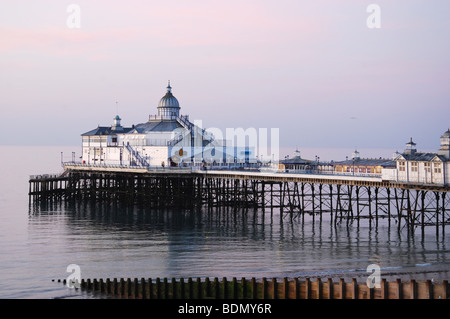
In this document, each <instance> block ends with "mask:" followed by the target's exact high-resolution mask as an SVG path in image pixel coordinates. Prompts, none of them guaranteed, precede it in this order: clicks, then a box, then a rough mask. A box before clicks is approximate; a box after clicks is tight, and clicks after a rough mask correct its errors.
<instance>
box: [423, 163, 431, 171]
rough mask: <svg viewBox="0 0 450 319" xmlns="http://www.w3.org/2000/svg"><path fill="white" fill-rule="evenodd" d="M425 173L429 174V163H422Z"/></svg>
mask: <svg viewBox="0 0 450 319" xmlns="http://www.w3.org/2000/svg"><path fill="white" fill-rule="evenodd" d="M423 165H424V167H425V172H427V173H431V163H424V164H423Z"/></svg>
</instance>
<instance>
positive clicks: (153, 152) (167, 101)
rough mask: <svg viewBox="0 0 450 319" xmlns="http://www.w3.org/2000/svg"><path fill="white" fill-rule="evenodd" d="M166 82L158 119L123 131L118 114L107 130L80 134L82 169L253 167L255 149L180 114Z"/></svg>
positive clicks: (153, 116)
mask: <svg viewBox="0 0 450 319" xmlns="http://www.w3.org/2000/svg"><path fill="white" fill-rule="evenodd" d="M180 109H181V108H180V104H179V101H178V99H177V98H176V97H175V96H174V95H173V93H172V87H171V85H170V82H169V84H168V86H167V92H166V94H165V95H164V96H163V97H162V98H161V99H160V101H159V103H158V107H157V110H158V114H157V115H150V116H149V119H148V121H147V122H145V123H140V124H136V125H132V126H131V127H124V126H122V125H121V120H122V119H121V118H120V116H119V115H117V116H115V117H114V120H113V124H112V125H111V126H98V127H97V128H95V129H92V130H90V131H88V132H86V133H84V134H82V162H83V164H86V165H123V166H141V167H151V166H153V167H155V166H162V167H164V166H166V167H180V166H187V165H189V166H201V165H203V164H205V163H206V164H214V165H216V166H228V167H229V166H230V165H234V164H236V165H239V164H243V163H247V164H250V163H256V154H255V153H256V150H255V147H253V146H251V145H250V146H248V145H247V146H245V145H235V144H234V143H233V141H227V140H221V139H216V138H215V137H214V135H213V134H211V133H210V132H208V131H207V130H205V129H203V128H201V127H200V126H198V125H195V123H192V122H191V121H190V120H189V116H188V115H181V114H180Z"/></svg>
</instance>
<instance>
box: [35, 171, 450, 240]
mask: <svg viewBox="0 0 450 319" xmlns="http://www.w3.org/2000/svg"><path fill="white" fill-rule="evenodd" d="M448 192H449V188H448V187H445V186H442V185H436V186H429V185H428V186H425V185H411V184H397V183H391V182H382V181H381V182H378V181H363V180H335V179H332V178H329V179H317V178H304V177H298V178H295V177H286V176H284V175H283V174H279V175H276V174H271V175H264V174H243V173H240V172H215V173H212V172H209V171H208V172H206V171H199V172H196V173H193V172H191V173H177V172H165V173H161V172H159V173H142V172H137V173H133V172H118V171H116V172H105V171H103V172H102V171H82V170H67V171H66V172H65V174H63V175H61V176H56V175H43V176H32V177H31V178H30V181H29V195H30V199H32V200H33V201H37V202H39V201H52V200H101V201H108V202H120V203H128V204H137V205H145V206H146V207H155V208H161V207H175V208H192V207H201V206H204V205H206V206H208V207H223V206H227V207H232V208H234V209H242V208H245V209H261V210H262V211H263V212H267V211H269V212H273V210H274V209H279V210H280V212H281V214H280V216H281V217H282V218H291V219H296V218H304V217H305V215H310V216H311V218H312V219H313V220H315V219H316V218H318V219H320V220H321V219H322V217H323V216H324V214H329V216H330V218H331V220H332V221H333V222H334V223H341V222H344V221H345V222H347V223H349V222H353V221H355V220H356V221H357V222H359V221H361V220H363V219H368V220H369V221H370V222H374V223H378V221H379V220H380V219H383V218H386V219H387V220H388V223H389V224H390V223H391V221H392V220H393V221H395V223H396V224H397V227H398V228H399V229H401V228H403V227H407V228H408V229H412V230H414V229H416V228H417V227H420V228H421V229H422V231H423V230H424V227H425V226H434V227H435V228H436V232H439V231H440V229H441V230H442V231H443V232H444V231H445V226H446V225H449V224H450V195H449V194H448Z"/></svg>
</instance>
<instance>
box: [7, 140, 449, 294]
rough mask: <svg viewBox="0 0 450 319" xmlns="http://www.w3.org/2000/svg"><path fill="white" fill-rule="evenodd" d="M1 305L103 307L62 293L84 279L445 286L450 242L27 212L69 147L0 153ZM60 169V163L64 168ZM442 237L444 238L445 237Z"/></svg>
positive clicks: (278, 226)
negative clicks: (38, 181)
mask: <svg viewBox="0 0 450 319" xmlns="http://www.w3.org/2000/svg"><path fill="white" fill-rule="evenodd" d="M0 150H1V152H2V157H3V158H5V159H6V160H5V161H4V162H3V163H2V165H1V167H0V170H1V171H0V172H1V175H0V176H1V178H2V182H1V184H0V187H1V188H0V298H11V299H12V298H40V299H49V298H101V296H98V295H93V294H90V293H86V292H80V291H77V290H74V289H70V288H67V287H66V286H64V285H63V284H62V283H57V282H54V281H52V280H53V279H65V278H67V276H68V275H69V273H68V272H66V269H67V266H68V265H70V264H77V265H79V266H80V269H81V277H82V278H92V279H93V278H104V279H105V278H128V277H130V278H135V277H136V278H142V277H144V278H156V277H168V278H172V277H175V278H180V277H219V278H222V277H229V278H232V277H237V278H240V277H248V278H250V277H256V278H261V277H267V278H272V277H278V278H281V277H300V278H304V277H311V278H315V277H318V276H320V277H322V278H336V279H338V278H352V277H355V278H358V281H362V282H364V281H365V280H366V278H367V276H368V275H369V273H367V272H366V268H367V266H368V265H370V264H373V263H376V264H378V265H379V266H380V267H381V276H382V277H383V278H386V279H388V280H391V279H395V278H401V279H403V280H408V279H416V280H423V279H434V280H444V279H445V280H448V279H449V278H450V250H449V249H450V238H449V237H448V236H445V235H443V234H442V232H441V233H440V234H439V236H436V234H435V228H433V227H431V228H429V229H427V232H426V234H425V236H424V237H423V236H422V235H421V233H420V232H417V233H416V234H415V235H412V234H410V233H408V231H407V230H406V229H404V230H402V231H400V232H399V231H398V230H397V227H396V226H395V224H394V223H393V226H392V228H389V227H388V225H387V224H384V222H380V223H379V225H378V227H374V225H369V224H368V223H366V222H361V223H360V224H359V226H358V225H357V224H356V223H353V224H351V225H349V226H347V225H346V224H345V223H344V224H339V225H337V226H334V225H333V224H331V223H329V221H328V220H327V218H326V216H325V217H324V218H323V220H322V222H321V223H320V222H319V219H318V218H317V219H316V220H315V222H313V221H312V220H309V219H307V218H305V221H304V222H302V221H301V220H297V219H296V220H294V221H291V220H290V219H288V218H284V219H283V218H280V215H279V213H278V212H277V211H274V212H273V214H270V213H267V212H266V214H263V213H262V212H260V211H256V212H255V211H253V210H249V211H247V212H244V211H237V212H233V210H227V209H212V210H208V209H204V210H200V211H174V210H149V209H145V208H138V207H111V206H109V205H101V204H83V203H72V204H69V203H59V204H56V205H53V206H35V205H30V203H29V200H28V195H27V193H28V178H29V175H34V174H41V173H57V172H60V171H61V168H60V159H61V152H63V154H65V155H64V156H65V157H70V158H71V152H72V151H75V152H78V151H79V149H77V147H9V146H2V147H0ZM65 159H66V160H67V158H65ZM449 231H450V230H449V229H447V232H449Z"/></svg>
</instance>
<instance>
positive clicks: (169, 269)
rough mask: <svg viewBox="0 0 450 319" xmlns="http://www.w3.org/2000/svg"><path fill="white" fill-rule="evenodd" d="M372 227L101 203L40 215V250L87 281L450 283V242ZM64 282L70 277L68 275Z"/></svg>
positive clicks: (45, 263)
mask: <svg viewBox="0 0 450 319" xmlns="http://www.w3.org/2000/svg"><path fill="white" fill-rule="evenodd" d="M383 223H384V222H380V223H379V225H378V227H375V225H374V223H372V224H371V225H369V223H368V222H367V221H361V222H359V223H356V222H353V223H350V224H349V225H347V223H340V224H337V225H335V224H334V223H330V221H329V220H328V219H327V216H326V215H324V217H323V219H322V221H321V222H320V221H319V219H318V218H316V219H315V221H314V222H313V221H312V219H311V218H308V216H305V218H304V220H302V219H301V218H298V219H294V220H291V219H290V218H288V217H284V218H280V214H279V213H278V212H274V213H273V214H271V213H270V212H269V213H267V212H266V213H262V212H261V211H254V210H248V211H233V210H232V209H227V208H221V209H219V208H214V209H206V208H205V209H202V210H196V211H189V210H184V211H174V210H148V209H145V208H138V207H120V206H109V205H105V204H100V203H72V204H69V203H60V204H56V205H53V206H41V207H33V208H32V212H31V213H30V217H29V231H28V233H29V242H30V243H31V244H30V245H31V250H32V251H33V253H34V254H35V255H36V258H38V256H39V263H40V266H41V267H44V268H48V269H51V270H52V271H51V273H52V274H53V276H54V277H58V275H59V274H62V276H64V277H65V276H67V274H65V273H64V271H65V267H66V266H67V265H69V264H78V265H79V266H80V267H81V270H82V277H83V278H127V277H131V278H135V277H136V278H142V277H144V278H149V277H153V278H155V277H168V278H172V277H176V278H180V277H219V278H221V277H229V278H231V277H237V278H240V277H248V278H250V277H257V278H261V277H267V278H272V277H278V278H280V277H300V278H302V277H314V278H315V277H318V276H320V277H323V278H346V277H347V278H348V277H352V278H358V280H362V281H365V280H366V278H367V276H368V273H367V272H366V268H367V266H368V265H370V264H373V263H376V264H378V265H379V266H380V267H381V274H382V277H383V278H386V279H388V280H390V279H394V278H404V279H409V278H413V279H416V280H421V279H431V278H433V279H435V280H442V279H448V277H449V276H448V275H449V273H450V271H449V265H450V253H449V251H448V244H449V241H448V239H446V238H445V237H444V236H440V237H439V236H438V237H436V234H435V233H434V231H430V233H429V234H428V233H426V234H425V236H424V237H422V236H417V235H413V234H410V233H408V232H407V231H406V230H404V231H400V232H399V231H398V230H397V227H396V226H392V227H391V228H389V227H388V226H387V223H386V225H384V224H383ZM60 277H61V275H60Z"/></svg>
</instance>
